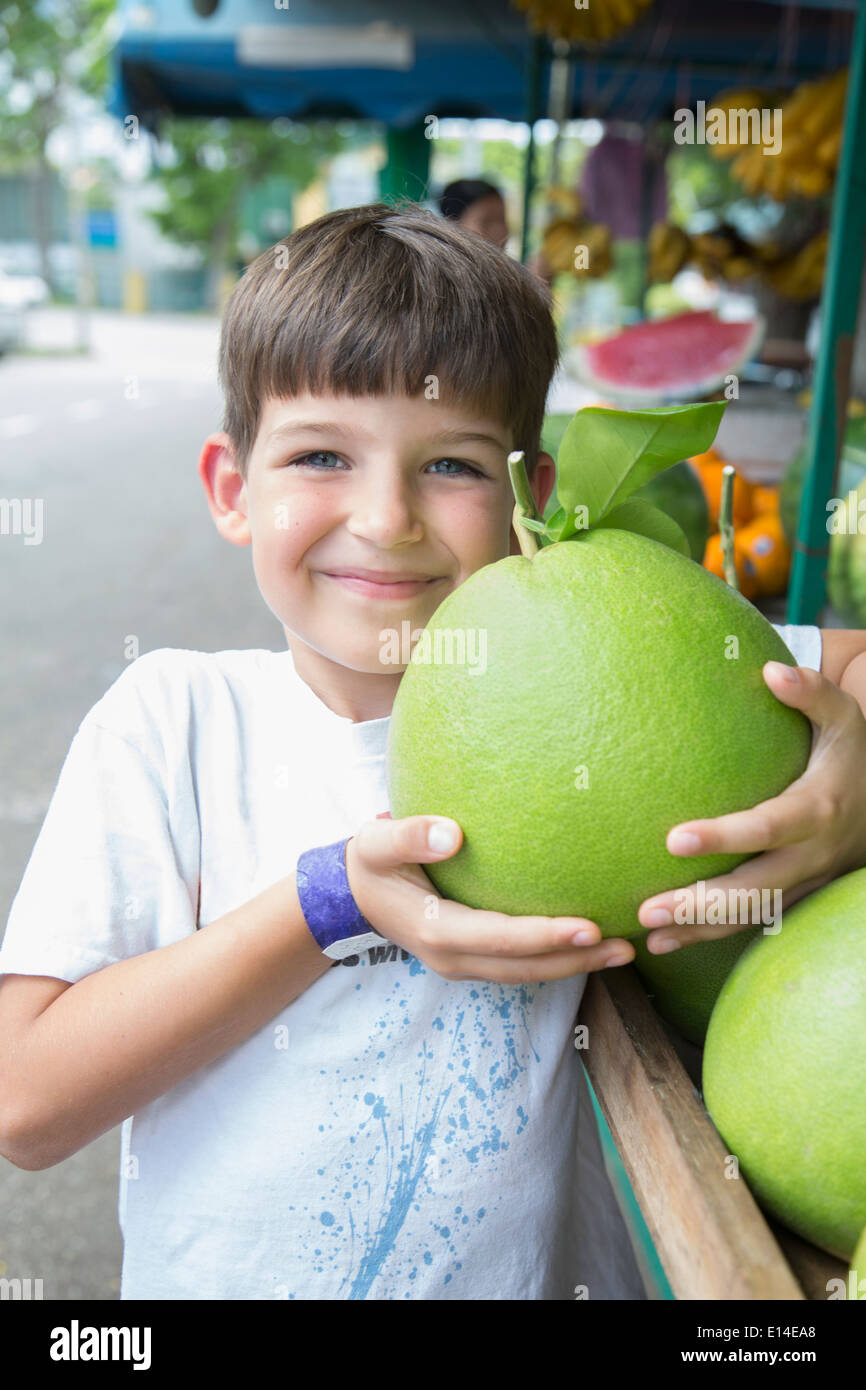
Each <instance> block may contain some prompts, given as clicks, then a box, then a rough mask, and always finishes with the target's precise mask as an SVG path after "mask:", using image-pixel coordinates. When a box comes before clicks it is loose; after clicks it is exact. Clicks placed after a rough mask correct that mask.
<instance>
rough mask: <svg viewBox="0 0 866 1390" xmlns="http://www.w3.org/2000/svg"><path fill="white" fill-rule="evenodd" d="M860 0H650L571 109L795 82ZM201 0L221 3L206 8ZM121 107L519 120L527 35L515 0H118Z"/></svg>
mask: <svg viewBox="0 0 866 1390" xmlns="http://www.w3.org/2000/svg"><path fill="white" fill-rule="evenodd" d="M856 3H857V0H839V3H838V4H834V6H833V8H830V6H829V5H828V4H825V3H823V0H814V3H812V4H809V5H805V6H804V5H800V6H793V5H790V4H788V3H787V0H783V2H782V3H775V0H763V3H758V2H757V0H725V4H724V5H723V6H706V7H704V6H703V5H697V4H696V3H695V0H655V3H654V4H653V5H652V6H651V8H650V9H649V11H648V12H647V13H646V14H645V15H644V17H643V18H642V19H641V21H640V22H639V24H637V25H636V26H635V27H634V28H632V29H630V30H629V31H627V32H626V33H625V34H623V35H622V36H621V37H620V38H619V39H617V40H615V41H614V42H612V43H608V44H606V45H605V46H604V47H603V48H602V49H600V50H599V51H598V52H590V51H586V52H585V53H583V54H581V56H580V57H579V59H578V62H577V68H576V73H575V82H574V94H573V103H572V115H574V116H598V117H600V118H606V117H611V116H617V117H622V118H625V119H632V120H637V121H643V120H646V119H648V118H649V117H657V116H663V115H666V114H669V113H670V112H671V111H672V110H673V109H674V107H676V106H678V105H682V104H692V103H693V102H694V101H696V100H697V99H699V98H703V99H704V100H712V98H713V96H714V95H715V94H716V92H718V91H719V89H720V88H721V87H724V86H731V85H742V86H745V85H748V86H763V87H774V86H792V85H794V83H795V82H796V81H798V80H801V79H802V78H803V77H808V76H811V75H818V74H821V73H823V72H827V71H831V70H833V69H835V68H839V67H844V66H845V65H846V63H847V60H848V51H849V48H850V36H851V28H852V18H853V10H854V8H855V6H856ZM197 9H198V10H203V11H207V10H211V11H212V12H211V13H210V14H208V15H205V14H202V13H198V12H197ZM120 16H121V21H122V25H123V29H122V33H121V37H120V39H119V42H118V45H117V48H116V50H115V53H114V85H113V89H112V92H111V95H110V98H109V109H110V111H111V112H112V113H113V114H114V115H116V116H118V117H119V118H121V119H122V118H123V117H124V116H127V115H129V114H131V113H134V114H136V115H137V116H138V117H139V119H140V120H141V121H142V122H143V123H144V124H145V125H148V126H151V127H155V126H157V125H158V121H159V114H160V112H171V113H176V114H181V115H183V114H186V115H190V116H193V115H195V116H207V115H214V116H216V115H219V116H235V117H240V116H249V117H256V118H259V119H272V118H274V117H276V116H284V117H290V118H295V119H305V118H307V119H313V118H315V117H339V116H346V117H351V118H355V119H366V120H375V121H382V122H385V123H386V124H388V125H394V126H403V125H409V124H411V123H413V122H416V121H419V120H423V118H424V117H425V116H427V115H431V114H435V115H437V116H440V117H442V116H450V115H460V116H474V117H477V116H494V117H502V118H505V119H507V120H523V119H525V116H526V110H527V96H526V71H527V66H528V57H529V50H530V46H531V35H530V33H529V31H528V28H527V24H526V17H525V15H524V14H523V13H522V12H521V11H518V10H517V9H515V8H514V7H513V6H512V5H510V4H509V3H508V2H507V0H436V3H435V4H432V5H424V4H421V3H419V0H413V2H411V3H409V2H407V0H377V3H375V4H374V3H367V0H286V7H285V8H280V7H279V6H278V4H276V3H274V0H271V3H264V0H150V3H146V0H121V5H120Z"/></svg>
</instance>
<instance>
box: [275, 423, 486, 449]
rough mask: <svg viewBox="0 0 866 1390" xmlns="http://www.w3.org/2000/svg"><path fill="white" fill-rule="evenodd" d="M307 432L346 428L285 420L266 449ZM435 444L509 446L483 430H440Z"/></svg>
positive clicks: (433, 442) (340, 430)
mask: <svg viewBox="0 0 866 1390" xmlns="http://www.w3.org/2000/svg"><path fill="white" fill-rule="evenodd" d="M304 431H307V432H308V433H310V434H346V433H347V431H346V430H345V429H344V427H343V426H342V425H340V424H338V423H337V422H336V421H333V420H284V421H283V423H282V424H281V425H277V427H276V429H273V430H271V432H270V434H269V435H268V437H267V440H266V441H265V444H266V447H267V445H269V444H273V443H275V442H278V441H279V440H281V439H284V438H286V437H287V436H291V435H293V434H298V433H303V432H304ZM429 443H430V444H431V445H434V444H492V445H493V447H494V449H500V450H503V449H505V448H506V447H507V446H506V445H505V444H504V443H503V442H502V440H501V439H497V437H496V435H494V434H485V433H484V432H483V431H481V430H462V429H459V428H456V429H451V430H440V431H439V433H438V434H435V435H433V436H432V438H431V439H430V440H429Z"/></svg>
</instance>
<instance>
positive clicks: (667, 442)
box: [546, 401, 725, 549]
mask: <svg viewBox="0 0 866 1390" xmlns="http://www.w3.org/2000/svg"><path fill="white" fill-rule="evenodd" d="M724 409H725V402H724V401H707V402H700V403H699V404H697V405H675V406H662V407H658V408H652V409H648V410H607V409H606V408H604V407H602V406H587V407H585V408H584V409H583V410H579V411H578V412H577V414H576V415H575V417H574V419H573V420H572V421H571V423H570V424H569V425H568V427H567V428H566V431H565V434H564V435H563V437H562V443H561V444H560V446H559V456H558V458H557V496H558V499H559V503H560V506H559V508H558V509H557V511H556V512H555V513H554V514H553V516H552V517H550V518H549V520H548V522H547V523H546V525H547V535H548V536H549V537H550V538H551V539H553V540H558V541H562V540H568V539H569V537H571V536H573V535H575V534H577V533H578V532H580V531H582V530H587V529H589V528H591V527H593V526H597V525H598V524H599V522H600V521H601V519H602V518H603V517H604V516H606V515H607V514H609V513H610V512H611V511H613V509H614V508H616V507H619V506H620V505H621V504H622V503H623V502H625V500H626V499H627V498H628V497H629V496H630V495H631V493H633V492H635V491H637V489H638V488H640V487H643V485H644V483H646V482H648V481H649V480H650V478H654V477H655V476H656V474H657V473H661V472H663V471H664V469H666V468H670V466H671V465H672V464H674V463H678V462H679V461H680V459H684V458H691V457H692V456H693V455H695V454H702V453H705V452H706V450H707V449H709V447H710V445H711V444H712V442H713V440H714V439H715V437H716V432H717V430H718V428H719V423H720V421H721V418H722V414H723V413H724ZM578 513H580V519H578ZM635 515H636V514H635ZM624 529H637V528H636V527H626V528H624ZM677 530H679V528H678V527H677ZM666 543H669V542H666ZM675 548H677V549H678V548H679V544H677V546H676V547H675Z"/></svg>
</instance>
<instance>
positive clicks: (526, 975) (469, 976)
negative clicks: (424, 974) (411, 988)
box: [434, 941, 634, 985]
mask: <svg viewBox="0 0 866 1390" xmlns="http://www.w3.org/2000/svg"><path fill="white" fill-rule="evenodd" d="M619 946H621V947H622V948H625V947H626V946H628V948H629V954H628V955H626V952H625V949H622V950H621V952H620V954H619V956H618V957H617V958H616V961H615V963H616V964H617V965H627V964H629V963H630V962H631V961H632V960H634V947H633V946H631V945H630V943H629V942H620V943H619ZM613 954H614V952H613V950H612V942H611V941H604V942H602V944H601V945H599V946H588V947H584V948H582V949H573V950H571V951H555V952H553V953H552V954H549V955H528V956H512V957H503V956H484V955H466V956H461V957H459V958H458V959H457V960H455V961H454V962H453V963H452V967H451V968H449V970H448V973H447V978H448V979H457V980H494V981H496V983H498V984H512V985H519V984H525V983H528V982H530V981H535V980H565V979H568V978H569V977H570V976H572V975H584V974H587V973H589V972H590V971H593V970H605V969H608V968H613V966H614V962H613V961H611V959H610V957H611V956H612V955H613ZM434 968H435V967H434Z"/></svg>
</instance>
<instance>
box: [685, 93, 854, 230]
mask: <svg viewBox="0 0 866 1390" xmlns="http://www.w3.org/2000/svg"><path fill="white" fill-rule="evenodd" d="M847 82H848V72H847V70H846V69H843V70H842V71H841V72H837V73H834V74H833V75H832V76H831V77H824V78H821V79H820V80H819V81H815V82H801V84H800V86H799V87H796V88H795V89H794V91H793V92H792V93H791V95H790V96H789V97H788V98H787V99H786V100H784V101H782V103H781V105H780V106H779V108H778V109H779V111H780V112H781V116H780V117H779V119H780V122H781V143H780V148H779V152H778V153H777V154H765V153H764V147H763V146H762V145H761V144H757V143H756V144H751V145H748V146H746V147H745V148H744V147H743V145H742V144H729V143H719V144H708V146H707V148H708V149H709V151H710V154H711V155H713V156H714V157H715V158H716V159H733V160H734V162H733V164H732V165H731V172H732V173H733V175H734V177H735V178H736V179H738V180H739V182H740V183H741V184H742V185H743V188H744V189H745V191H746V192H747V193H748V194H749V196H750V197H752V198H757V197H759V196H761V195H766V196H767V197H769V198H773V199H775V201H776V202H779V203H781V202H785V201H786V200H787V199H789V198H792V197H800V198H820V197H822V196H823V194H825V193H829V191H830V189H831V188H832V187H833V179H834V177H835V174H836V168H837V165H838V163H839V151H840V149H841V146H842V121H843V117H844V114H845V93H846V87H847ZM769 100H770V97H769V94H768V93H767V92H756V91H741V92H720V93H719V95H718V96H717V97H716V98H715V100H714V101H713V103H712V106H713V108H714V109H721V110H723V111H725V112H726V113H728V112H731V111H734V110H738V109H740V110H743V109H744V110H746V111H749V110H758V111H761V110H762V109H764V108H766V106H767V104H768V102H769ZM728 133H729V134H730V121H729V123H728Z"/></svg>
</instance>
